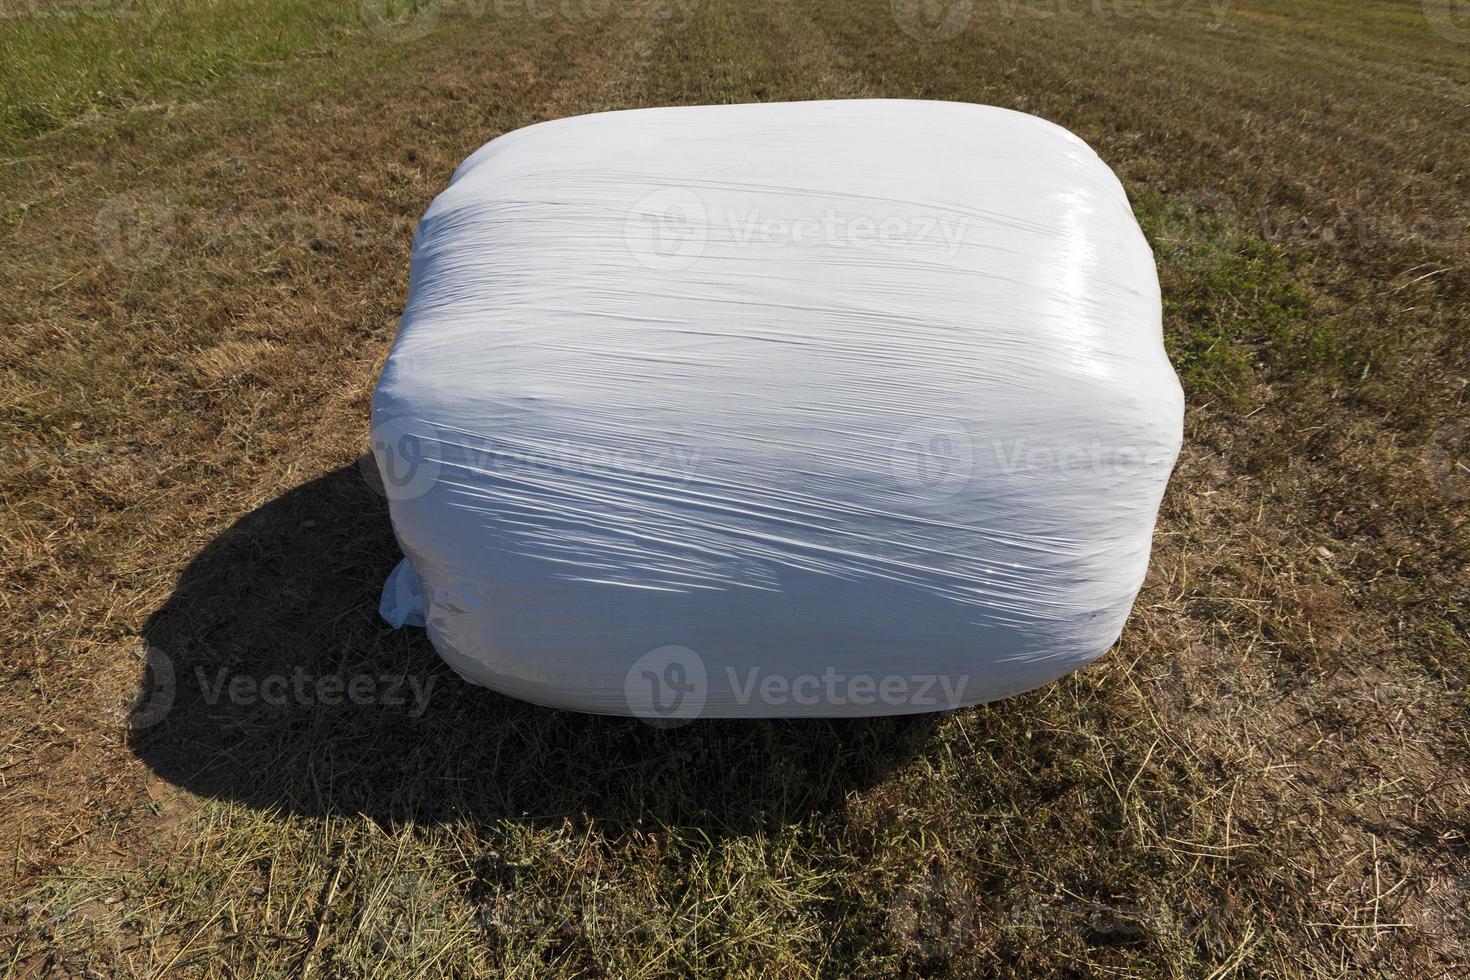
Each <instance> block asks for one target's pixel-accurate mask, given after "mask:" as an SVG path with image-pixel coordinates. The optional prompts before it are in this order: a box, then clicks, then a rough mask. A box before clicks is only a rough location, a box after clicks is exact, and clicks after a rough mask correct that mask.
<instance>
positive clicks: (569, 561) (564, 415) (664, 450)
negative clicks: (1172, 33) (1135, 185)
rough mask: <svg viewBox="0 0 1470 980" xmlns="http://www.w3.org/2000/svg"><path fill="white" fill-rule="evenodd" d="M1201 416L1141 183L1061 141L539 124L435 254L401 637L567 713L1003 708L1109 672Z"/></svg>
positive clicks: (998, 135) (722, 121)
mask: <svg viewBox="0 0 1470 980" xmlns="http://www.w3.org/2000/svg"><path fill="white" fill-rule="evenodd" d="M1182 416H1183V397H1182V393H1181V391H1180V387H1179V383H1178V380H1177V378H1176V377H1175V374H1174V371H1173V369H1172V368H1171V367H1170V364H1169V361H1168V359H1167V357H1166V356H1165V353H1164V347H1163V339H1162V332H1161V318H1160V301H1159V287H1158V280H1157V276H1156V274H1155V270H1154V265H1153V258H1152V255H1151V253H1150V251H1149V247H1148V245H1147V243H1146V242H1145V240H1144V237H1143V235H1142V234H1141V232H1140V230H1139V228H1138V225H1137V223H1136V222H1135V221H1134V218H1133V215H1132V212H1131V210H1130V208H1129V205H1128V200H1127V197H1126V196H1125V194H1124V191H1123V187H1122V186H1121V184H1120V183H1119V182H1118V180H1117V178H1116V177H1115V176H1114V175H1113V173H1112V171H1110V170H1109V169H1108V167H1107V166H1106V165H1104V164H1103V163H1102V161H1101V160H1099V159H1098V157H1097V156H1096V155H1095V154H1094V153H1093V152H1092V150H1091V149H1089V148H1088V146H1087V145H1086V144H1085V143H1083V142H1082V140H1080V139H1078V138H1077V137H1076V136H1073V135H1072V134H1071V133H1068V132H1067V131H1065V130H1063V129H1061V128H1059V127H1057V126H1055V125H1052V124H1051V123H1048V122H1045V121H1043V120H1041V119H1038V118H1035V117H1033V116H1028V115H1024V114H1022V113H1017V112H1011V111H1008V110H1005V109H997V108H992V107H988V106H977V105H966V104H959V103H943V102H916V101H888V100H871V101H870V100H862V101H841V102H805V103H787V104H774V105H736V106H706V107H695V108H669V109H643V110H635V111H628V112H612V113H604V114H599V115H591V116H580V117H576V118H570V119H563V120H559V121H556V122H547V123H541V124H539V125H536V126H531V127H529V128H526V129H522V130H519V131H517V132H514V133H511V134H509V135H506V136H503V137H501V138H499V139H497V140H494V141H493V142H491V143H489V144H488V145H486V146H484V147H482V148H481V149H480V150H479V151H478V152H476V153H475V154H474V155H473V156H471V157H470V158H469V159H468V160H466V161H465V163H464V164H463V165H462V166H461V167H460V168H459V170H458V171H457V172H456V173H455V175H454V179H453V181H452V182H451V183H450V186H449V188H448V189H447V190H445V191H444V193H442V194H441V195H440V196H439V197H438V199H437V200H435V201H434V203H433V205H432V206H431V207H430V208H429V211H428V213H427V214H426V215H425V216H424V219H423V221H422V222H421V223H420V225H419V228H418V233H417V236H416V238H415V241H414V247H413V259H412V275H411V284H410V288H409V296H408V302H407V308H406V310H405V312H404V315H403V320H402V323H401V325H400V327H399V331H398V336H397V340H396V342H395V343H394V346H393V349H392V353H391V355H390V357H389V359H388V362H387V365H386V367H385V368H384V371H383V375H382V379H381V382H380V383H379V385H378V388H377V391H376V393H375V395H374V398H373V444H374V448H375V453H376V455H377V459H378V464H379V469H380V471H381V473H382V476H383V483H384V487H385V489H386V492H387V494H388V496H389V498H390V507H391V513H392V520H393V526H394V529H395V532H396V534H397V537H398V540H399V543H400V544H401V545H402V548H403V551H404V554H405V555H406V556H407V557H406V559H405V561H404V563H403V564H402V565H400V566H399V568H398V569H397V570H396V571H395V572H394V573H393V576H392V578H391V579H390V580H389V582H388V584H387V586H386V587H385V589H384V595H383V605H382V611H383V615H384V616H385V618H387V619H388V620H389V621H390V622H391V623H393V624H394V625H399V624H403V623H415V624H424V625H426V626H427V629H428V634H429V638H430V640H431V641H432V642H433V644H434V646H435V648H436V649H437V650H438V651H439V653H440V654H441V655H442V656H443V658H444V659H445V660H446V661H447V662H448V663H449V664H450V665H451V666H452V667H453V668H454V669H455V670H456V671H458V672H459V673H460V674H461V675H462V676H463V677H465V678H466V679H467V680H469V681H472V682H475V683H478V684H484V685H486V686H489V687H491V688H494V689H496V690H498V691H502V692H504V693H507V694H510V695H513V696H515V697H518V698H523V699H526V700H529V701H535V702H540V703H543V704H547V705H553V706H556V707H561V708H569V709H575V710H579V711H589V712H598V713H608V714H637V715H644V716H650V717H665V718H692V717H696V716H704V717H771V716H853V715H879V714H899V713H907V712H917V711H930V710H936V709H944V708H953V707H957V706H961V705H968V704H974V703H978V702H984V701H990V700H994V699H997V698H1002V697H1005V696H1008V695H1011V694H1015V693H1018V692H1021V691H1025V690H1028V689H1030V688H1034V687H1037V686H1039V685H1042V684H1046V683H1048V682H1050V681H1052V680H1055V679H1056V678H1058V677H1061V676H1062V675H1064V674H1066V673H1067V672H1069V671H1072V670H1074V669H1076V668H1078V667H1080V666H1082V665H1083V664H1086V663H1088V662H1089V661H1091V660H1093V659H1095V658H1097V657H1099V656H1101V655H1102V654H1103V653H1104V652H1105V651H1106V650H1107V649H1108V648H1109V647H1110V646H1111V645H1112V644H1113V643H1114V641H1116V640H1117V638H1118V636H1119V633H1120V631H1121V630H1122V628H1123V624H1124V620H1125V619H1126V618H1127V616H1128V612H1129V609H1130V608H1131V606H1132V604H1133V600H1134V598H1135V596H1136V594H1137V592H1138V589H1139V586H1140V584H1141V583H1142V581H1143V577H1144V573H1145V571H1146V567H1147V564H1148V556H1149V547H1150V540H1151V536H1152V532H1153V527H1154V522H1155V520H1156V517H1157V513H1158V507H1159V501H1160V497H1161V495H1162V494H1163V492H1164V486H1165V483H1166V482H1167V480H1168V478H1169V473H1170V470H1171V469H1172V467H1173V464H1174V460H1175V458H1176V456H1177V454H1178V450H1179V444H1180V435H1181V427H1182Z"/></svg>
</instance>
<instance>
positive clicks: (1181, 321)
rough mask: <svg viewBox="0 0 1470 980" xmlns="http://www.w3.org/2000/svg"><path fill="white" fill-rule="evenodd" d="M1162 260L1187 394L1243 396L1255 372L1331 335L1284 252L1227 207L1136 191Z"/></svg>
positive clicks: (1317, 348)
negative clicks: (1248, 228) (1247, 228)
mask: <svg viewBox="0 0 1470 980" xmlns="http://www.w3.org/2000/svg"><path fill="white" fill-rule="evenodd" d="M1131 196H1132V200H1133V206H1134V212H1135V213H1136V214H1137V216H1138V221H1139V224H1140V226H1141V227H1142V228H1143V232H1144V235H1145V236H1146V237H1147V238H1148V241H1149V244H1150V245H1151V246H1152V248H1153V250H1154V256H1155V258H1156V260H1157V261H1158V265H1159V280H1160V286H1161V288H1162V290H1163V294H1164V342H1165V346H1166V347H1167V348H1168V351H1169V359H1170V360H1171V361H1173V362H1174V367H1175V369H1176V370H1177V371H1178V372H1179V378H1180V381H1181V382H1182V383H1183V385H1184V387H1185V390H1186V391H1188V392H1189V393H1190V394H1191V395H1205V394H1210V395H1215V396H1223V397H1226V398H1230V399H1233V398H1238V397H1242V396H1243V394H1244V390H1245V388H1246V387H1247V385H1248V384H1249V383H1250V382H1251V381H1252V380H1253V379H1254V378H1255V377H1256V376H1257V374H1258V372H1259V371H1261V370H1265V371H1267V372H1271V371H1275V370H1281V369H1285V368H1287V367H1295V366H1301V365H1302V362H1304V361H1305V362H1317V363H1320V362H1322V361H1323V360H1325V359H1327V358H1328V357H1329V356H1330V355H1331V354H1332V353H1333V351H1334V350H1335V347H1334V344H1333V338H1332V337H1331V336H1329V335H1328V334H1327V332H1326V331H1325V330H1324V329H1323V327H1322V325H1321V324H1320V322H1319V321H1316V320H1314V318H1313V317H1312V315H1311V301H1310V299H1309V298H1308V296H1307V294H1306V292H1305V291H1304V290H1303V289H1302V288H1301V287H1300V286H1299V285H1298V284H1297V282H1296V280H1295V278H1294V277H1293V273H1292V268H1291V265H1290V263H1289V262H1288V261H1287V259H1286V258H1285V257H1284V256H1283V255H1282V254H1281V252H1280V251H1279V250H1277V249H1276V248H1275V247H1274V246H1273V245H1272V244H1271V243H1270V242H1269V241H1266V240H1265V239H1263V238H1260V237H1257V236H1254V235H1252V234H1250V233H1249V232H1247V231H1244V230H1242V227H1241V225H1240V223H1239V222H1237V221H1236V220H1234V219H1233V216H1232V215H1231V214H1230V213H1229V209H1228V207H1223V206H1222V207H1214V206H1211V205H1210V204H1206V203H1202V202H1200V201H1197V200H1190V199H1188V198H1181V197H1167V196H1164V195H1160V194H1156V193H1153V192H1150V191H1141V192H1140V191H1137V190H1135V191H1133V192H1132V195H1131Z"/></svg>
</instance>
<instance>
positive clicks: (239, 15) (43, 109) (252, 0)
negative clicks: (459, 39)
mask: <svg viewBox="0 0 1470 980" xmlns="http://www.w3.org/2000/svg"><path fill="white" fill-rule="evenodd" d="M434 3H435V0H361V2H358V0H231V2H228V3H226V2H215V0H76V2H57V0H0V11H3V13H4V16H3V17H0V64H4V65H5V71H4V73H3V75H0V150H10V149H13V148H14V147H15V146H16V145H17V144H18V143H20V142H22V141H24V140H26V139H28V138H31V137H35V136H38V135H41V134H43V133H47V132H51V131H53V130H56V129H59V128H61V127H63V126H65V125H66V124H67V123H69V122H71V121H73V120H75V119H76V118H78V117H80V116H83V115H86V114H87V113H89V112H92V111H94V110H106V109H117V108H123V107H127V106H130V105H136V104H138V103H143V102H148V101H151V100H157V99H168V98H178V97H181V96H183V95H189V94H194V93H197V92H200V91H205V90H208V88H209V87H210V86H212V85H213V84H215V83H218V82H219V81H221V80H225V79H228V78H231V77H233V76H236V75H238V74H239V73H240V72H241V71H243V70H247V69H261V68H267V67H269V66H270V65H272V64H273V63H276V62H280V61H283V60H285V59H287V58H290V57H292V56H294V55H298V54H300V53H302V52H305V51H309V50H314V49H318V48H323V47H324V46H330V43H331V42H332V41H333V40H334V39H341V38H345V37H351V38H355V39H356V40H358V41H360V42H361V43H376V44H393V43H396V42H398V41H404V40H412V39H413V38H415V37H417V36H419V35H420V34H421V33H422V32H423V31H424V30H426V29H427V28H428V27H431V26H432V25H433V23H434V22H435V20H436V19H437V16H436V15H437V7H432V6H430V5H431V4H434Z"/></svg>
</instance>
